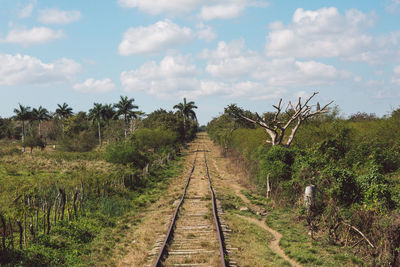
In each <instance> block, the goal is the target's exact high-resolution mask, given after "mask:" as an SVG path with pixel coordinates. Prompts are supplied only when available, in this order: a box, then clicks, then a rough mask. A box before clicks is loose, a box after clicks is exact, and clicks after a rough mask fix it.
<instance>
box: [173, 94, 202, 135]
mask: <svg viewBox="0 0 400 267" xmlns="http://www.w3.org/2000/svg"><path fill="white" fill-rule="evenodd" d="M195 108H197V106H196V105H195V104H194V102H193V101H190V102H186V97H184V98H183V103H179V104H176V105H175V106H174V109H178V111H177V113H178V114H179V115H180V116H182V117H183V131H184V132H186V121H187V119H193V120H197V117H196V113H195V112H194V110H193V109H195Z"/></svg>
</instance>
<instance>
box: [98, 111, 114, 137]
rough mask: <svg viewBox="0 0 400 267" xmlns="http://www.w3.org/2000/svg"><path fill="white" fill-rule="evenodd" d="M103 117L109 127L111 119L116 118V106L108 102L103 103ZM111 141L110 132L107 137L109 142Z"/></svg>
mask: <svg viewBox="0 0 400 267" xmlns="http://www.w3.org/2000/svg"><path fill="white" fill-rule="evenodd" d="M101 112H102V118H103V120H104V122H105V124H106V126H107V127H109V126H110V120H112V119H115V109H114V106H113V105H112V104H106V105H103V109H102V111H101ZM109 143H110V135H109V134H108V137H107V144H109Z"/></svg>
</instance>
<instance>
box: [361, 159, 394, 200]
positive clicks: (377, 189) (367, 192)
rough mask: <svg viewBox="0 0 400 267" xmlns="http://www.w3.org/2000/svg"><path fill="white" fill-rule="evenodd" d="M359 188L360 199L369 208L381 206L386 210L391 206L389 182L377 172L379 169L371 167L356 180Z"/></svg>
mask: <svg viewBox="0 0 400 267" xmlns="http://www.w3.org/2000/svg"><path fill="white" fill-rule="evenodd" d="M357 182H358V183H359V185H360V187H361V197H362V200H363V203H364V204H365V205H366V206H367V207H369V208H375V207H378V206H379V205H380V204H382V205H383V206H384V207H386V208H388V207H390V206H392V205H393V203H392V199H391V194H390V190H389V189H390V187H389V181H388V180H387V179H386V177H385V176H384V175H383V174H381V173H380V172H379V167H377V166H372V167H371V169H370V171H369V172H368V173H367V174H365V175H361V176H359V177H358V178H357Z"/></svg>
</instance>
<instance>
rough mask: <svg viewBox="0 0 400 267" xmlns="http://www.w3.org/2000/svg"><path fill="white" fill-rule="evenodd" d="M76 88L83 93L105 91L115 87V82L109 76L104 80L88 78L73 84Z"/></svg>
mask: <svg viewBox="0 0 400 267" xmlns="http://www.w3.org/2000/svg"><path fill="white" fill-rule="evenodd" d="M73 88H74V90H76V91H79V92H82V93H105V92H109V91H112V90H114V89H115V84H114V83H113V82H112V81H111V79H109V78H105V79H103V80H95V79H93V78H90V79H87V80H86V81H84V82H83V83H77V84H75V85H74V86H73Z"/></svg>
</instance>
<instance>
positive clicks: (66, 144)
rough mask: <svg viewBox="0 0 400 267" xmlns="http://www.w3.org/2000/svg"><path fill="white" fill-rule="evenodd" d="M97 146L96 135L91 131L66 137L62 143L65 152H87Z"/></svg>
mask: <svg viewBox="0 0 400 267" xmlns="http://www.w3.org/2000/svg"><path fill="white" fill-rule="evenodd" d="M96 145H97V138H96V134H95V132H93V131H90V130H83V131H80V132H78V133H76V134H73V135H66V136H64V137H63V138H62V139H61V141H60V146H61V149H62V150H63V151H68V152H87V151H91V150H92V149H93V148H95V147H96Z"/></svg>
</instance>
